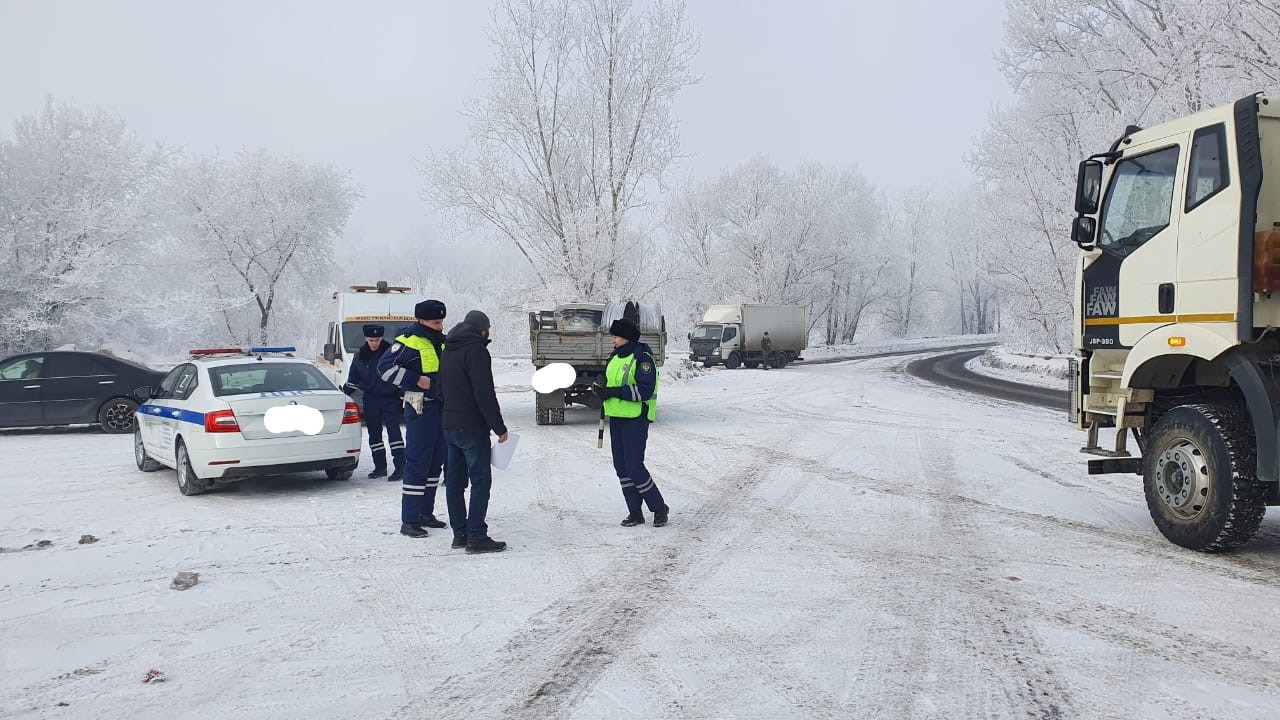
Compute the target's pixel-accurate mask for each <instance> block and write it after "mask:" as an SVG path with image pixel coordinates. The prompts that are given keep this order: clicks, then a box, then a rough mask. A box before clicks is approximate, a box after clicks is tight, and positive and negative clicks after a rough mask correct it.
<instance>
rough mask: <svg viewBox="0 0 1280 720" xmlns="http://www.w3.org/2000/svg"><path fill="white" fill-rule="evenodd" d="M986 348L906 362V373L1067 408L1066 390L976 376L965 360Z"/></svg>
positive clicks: (990, 394)
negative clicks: (967, 366)
mask: <svg viewBox="0 0 1280 720" xmlns="http://www.w3.org/2000/svg"><path fill="white" fill-rule="evenodd" d="M983 352H985V350H965V351H963V352H953V353H946V354H944V355H934V356H932V357H927V358H921V359H919V360H915V361H913V362H911V363H909V364H908V365H907V372H908V373H910V374H911V375H914V376H915V377H918V378H920V379H921V380H928V381H929V382H932V383H937V384H939V385H945V386H946V387H950V388H955V389H957V390H964V391H966V392H972V393H977V394H979V395H986V396H988V397H994V398H1000V399H1002V400H1012V401H1013V402H1020V403H1026V404H1028V405H1039V406H1040V407H1046V408H1052V409H1054V410H1063V411H1065V410H1066V409H1067V393H1066V391H1063V390H1053V389H1050V388H1042V387H1037V386H1035V385H1023V384H1022V383H1015V382H1009V381H1008V380H999V379H997V378H992V377H987V376H985V375H979V374H977V373H974V372H970V371H969V370H967V369H966V368H965V366H964V365H965V363H967V362H969V361H970V360H972V359H974V358H976V357H978V356H979V355H981V354H982V353H983Z"/></svg>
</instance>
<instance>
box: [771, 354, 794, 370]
mask: <svg viewBox="0 0 1280 720" xmlns="http://www.w3.org/2000/svg"><path fill="white" fill-rule="evenodd" d="M773 362H774V365H773V366H774V367H776V368H779V369H781V368H784V367H786V366H787V363H789V362H791V356H790V355H788V354H787V353H784V352H780V353H778V354H777V355H775V356H774V360H773Z"/></svg>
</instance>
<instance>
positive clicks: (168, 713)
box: [0, 358, 1280, 720]
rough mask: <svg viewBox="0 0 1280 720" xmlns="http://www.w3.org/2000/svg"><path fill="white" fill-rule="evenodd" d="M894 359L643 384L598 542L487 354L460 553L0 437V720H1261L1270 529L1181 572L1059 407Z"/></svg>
mask: <svg viewBox="0 0 1280 720" xmlns="http://www.w3.org/2000/svg"><path fill="white" fill-rule="evenodd" d="M909 360H910V358H886V359H879V360H856V361H850V362H847V363H839V364H830V365H814V366H808V367H806V366H795V367H790V368H786V369H784V370H782V371H778V372H774V371H770V372H767V373H766V372H763V371H746V370H734V371H728V370H724V369H723V368H715V369H712V370H710V371H708V372H707V373H706V374H704V375H701V376H698V377H692V378H689V379H687V380H686V381H683V382H673V383H670V384H668V385H664V386H663V394H662V404H661V406H660V410H659V422H658V423H657V424H656V425H654V426H653V432H652V435H651V440H650V452H649V466H650V468H651V469H652V470H653V471H654V473H655V476H656V477H657V480H658V483H659V484H660V486H661V487H662V490H663V492H664V493H665V494H666V496H667V498H668V501H669V502H670V504H671V505H672V507H673V514H672V520H671V525H670V526H669V527H667V528H662V529H657V528H653V527H651V526H642V527H638V528H621V527H618V521H619V520H621V518H622V516H623V514H625V510H624V508H623V505H622V500H621V497H620V493H619V491H618V485H617V480H616V479H615V478H614V477H613V473H612V469H611V467H610V465H609V460H608V450H607V449H605V450H597V449H596V447H595V445H596V442H595V437H596V435H595V427H596V416H595V415H594V413H591V412H590V411H585V410H577V409H574V410H570V411H569V412H568V413H567V414H566V415H567V420H568V424H566V425H564V426H555V427H539V426H535V425H534V423H533V419H532V416H533V402H532V400H533V398H532V391H530V390H528V389H527V385H526V386H525V387H524V388H521V387H520V383H527V379H528V374H529V373H530V372H531V368H529V367H528V366H527V365H524V364H522V363H518V362H516V361H511V362H512V364H510V365H508V364H506V361H504V362H503V363H500V365H499V368H498V384H499V386H500V389H501V390H502V393H501V394H500V396H499V397H500V399H501V401H502V403H503V407H504V411H505V413H506V415H507V419H508V422H509V424H510V425H511V427H512V429H513V430H515V431H516V432H519V433H521V434H522V435H523V438H522V440H521V445H520V449H519V451H518V452H517V456H516V465H515V466H514V467H513V468H512V470H511V471H509V472H499V473H495V476H494V481H495V482H494V485H495V487H494V497H493V504H492V506H491V510H490V515H489V523H490V527H491V530H492V534H493V535H494V537H496V538H498V539H500V540H505V541H508V542H509V543H511V549H510V550H509V551H507V552H505V553H500V554H497V555H491V556H468V555H465V554H463V553H462V552H461V551H454V550H450V549H449V534H448V532H447V531H446V532H436V531H432V535H431V536H430V537H428V538H425V539H422V540H411V539H408V538H404V537H402V536H400V535H398V534H397V533H396V529H397V527H398V520H397V519H396V511H397V508H398V499H399V488H398V487H397V486H395V485H394V484H391V483H387V482H385V481H383V480H381V479H379V480H367V479H365V478H364V477H363V474H364V473H363V471H364V470H367V464H366V465H365V466H363V467H362V468H361V470H360V471H358V472H357V477H356V479H355V480H352V481H350V482H345V483H330V482H327V481H325V480H323V479H322V478H317V477H315V476H302V477H296V478H291V479H278V480H261V481H251V482H249V483H245V484H242V485H239V486H235V487H232V488H228V489H226V490H223V491H220V492H215V493H210V494H208V495H202V496H199V497H192V498H187V497H183V496H181V495H180V494H178V492H177V489H176V487H175V483H174V479H173V474H172V473H171V472H167V471H160V472H156V473H142V472H139V471H138V470H136V468H135V467H134V466H133V460H132V456H131V453H130V447H129V439H128V438H120V437H118V436H108V435H101V434H96V433H89V432H83V431H81V432H57V433H0V456H2V457H3V458H4V459H5V460H6V461H7V462H4V463H3V464H0V546H3V547H4V548H6V551H5V552H3V553H0V637H3V638H4V642H3V643H0V716H3V717H5V718H6V719H7V718H24V719H25V718H46V717H48V718H102V717H111V718H114V717H129V718H140V719H146V718H174V717H178V718H185V717H190V718H196V717H215V718H229V719H231V720H239V719H241V718H244V719H247V718H260V717H271V718H273V720H285V719H288V718H306V719H307V720H315V719H316V718H401V717H417V716H431V717H445V716H449V717H460V718H489V717H510V718H527V719H532V718H550V717H557V718H575V719H578V720H594V719H598V718H654V717H664V718H723V717H742V718H766V717H767V718H812V717H821V718H845V717H866V718H906V717H934V718H952V717H954V718H977V717H981V718H1024V717H1028V716H1031V717H1062V718H1076V717H1082V718H1084V717H1088V718H1103V717H1106V718H1112V717H1114V718H1233V719H1238V720H1252V719H1254V718H1256V719H1258V720H1263V719H1267V720H1269V719H1270V718H1273V717H1275V716H1276V715H1277V714H1280V655H1278V654H1277V653H1276V652H1275V651H1274V650H1273V648H1275V647H1277V645H1278V644H1280V618H1277V617H1276V616H1275V613H1274V612H1272V609H1273V608H1274V607H1275V606H1276V605H1277V604H1278V603H1280V521H1278V519H1277V518H1276V517H1269V518H1267V519H1266V520H1265V521H1264V524H1263V532H1262V533H1261V535H1260V536H1259V538H1258V539H1256V540H1255V541H1254V542H1253V543H1251V544H1250V545H1249V546H1246V547H1245V548H1244V549H1243V550H1242V551H1240V552H1237V553H1233V554H1230V555H1221V556H1206V555H1198V554H1195V553H1190V552H1184V551H1181V550H1179V549H1177V548H1176V547H1173V546H1171V545H1169V544H1168V543H1167V542H1166V541H1164V540H1163V539H1162V538H1161V537H1160V536H1159V535H1158V533H1157V532H1156V531H1155V530H1154V528H1152V526H1151V523H1150V519H1149V518H1148V516H1147V511H1146V507H1145V505H1144V503H1143V499H1142V489H1141V485H1140V484H1138V483H1136V482H1135V481H1134V480H1133V479H1132V478H1129V477H1123V476H1095V477H1089V476H1087V475H1086V474H1085V471H1084V466H1083V463H1082V460H1081V457H1080V456H1079V454H1078V453H1077V452H1076V449H1077V448H1078V447H1079V444H1080V438H1079V434H1078V433H1076V432H1075V431H1073V430H1071V429H1070V428H1069V427H1066V425H1065V423H1063V422H1062V420H1061V416H1060V413H1058V412H1053V411H1048V410H1042V409H1038V408H1031V407H1024V406H1019V405H1014V404H1010V403H1006V402H1001V401H995V400H986V399H983V398H977V397H974V396H971V395H967V394H964V393H961V392H958V391H951V390H947V389H942V388H937V387H935V386H932V385H927V384H925V383H923V382H922V381H918V380H916V379H915V378H912V377H910V376H907V375H905V374H904V373H903V372H902V366H903V365H904V364H905V363H906V362H908V361H909ZM366 459H367V456H366ZM35 466H38V467H39V472H33V471H32V468H33V467H35ZM436 508H437V512H438V513H440V514H443V503H442V502H441V501H437V505H436ZM84 534H92V535H94V536H95V537H97V538H98V541H97V542H93V543H86V544H83V545H81V544H79V542H78V540H79V538H80V537H81V536H82V535H84ZM42 540H47V541H50V544H49V545H48V546H45V547H40V546H39V544H38V543H39V541H42ZM27 546H31V547H30V548H29V549H28V548H27ZM184 570H186V571H194V572H199V573H200V583H199V584H198V585H196V586H195V587H193V588H191V589H189V590H186V591H177V590H172V589H170V587H169V582H170V580H171V579H172V578H173V576H174V575H175V574H176V573H177V572H179V571H184ZM1223 608H1230V612H1224V611H1223V610H1222V609H1223ZM153 667H154V668H156V669H158V670H160V671H162V672H164V673H166V674H167V676H168V680H167V682H164V683H160V684H155V685H152V684H142V683H141V682H140V679H141V677H142V675H143V674H144V673H146V672H147V670H148V669H149V668H153ZM59 703H66V704H65V705H59Z"/></svg>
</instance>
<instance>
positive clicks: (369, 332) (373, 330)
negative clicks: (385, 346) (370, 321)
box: [364, 325, 386, 338]
mask: <svg viewBox="0 0 1280 720" xmlns="http://www.w3.org/2000/svg"><path fill="white" fill-rule="evenodd" d="M385 333H386V328H384V327H382V326H381V325H365V326H364V336H365V337H367V338H375V337H382V336H383V334H385Z"/></svg>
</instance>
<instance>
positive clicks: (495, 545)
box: [467, 537, 507, 555]
mask: <svg viewBox="0 0 1280 720" xmlns="http://www.w3.org/2000/svg"><path fill="white" fill-rule="evenodd" d="M506 549H507V544H506V543H504V542H498V541H497V540H494V539H493V538H488V537H487V538H481V539H479V540H468V541H467V554H468V555H474V554H476V553H491V552H502V551H503V550H506Z"/></svg>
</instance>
